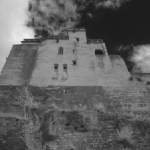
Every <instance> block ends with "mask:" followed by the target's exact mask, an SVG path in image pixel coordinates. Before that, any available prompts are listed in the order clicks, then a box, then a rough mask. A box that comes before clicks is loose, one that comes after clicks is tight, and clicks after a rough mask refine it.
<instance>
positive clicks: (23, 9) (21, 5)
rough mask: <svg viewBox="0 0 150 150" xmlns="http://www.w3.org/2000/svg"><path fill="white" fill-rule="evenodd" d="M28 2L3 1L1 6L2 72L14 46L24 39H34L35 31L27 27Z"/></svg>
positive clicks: (25, 0) (16, 0) (18, 0)
mask: <svg viewBox="0 0 150 150" xmlns="http://www.w3.org/2000/svg"><path fill="white" fill-rule="evenodd" d="M27 8H28V0H13V1H12V0H1V5H0V18H1V19H0V33H1V36H0V47H1V48H0V70H1V69H2V68H3V66H4V63H5V61H6V57H7V56H8V54H9V52H10V50H11V48H12V46H13V45H14V44H20V41H21V40H23V39H24V38H33V37H34V34H33V31H32V30H31V29H29V28H27V27H26V26H25V21H26V20H27Z"/></svg>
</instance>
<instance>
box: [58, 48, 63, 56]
mask: <svg viewBox="0 0 150 150" xmlns="http://www.w3.org/2000/svg"><path fill="white" fill-rule="evenodd" d="M58 55H63V47H59V49H58Z"/></svg>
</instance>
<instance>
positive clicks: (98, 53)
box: [95, 49, 105, 55]
mask: <svg viewBox="0 0 150 150" xmlns="http://www.w3.org/2000/svg"><path fill="white" fill-rule="evenodd" d="M104 54H105V52H104V51H103V50H102V49H95V55H104Z"/></svg>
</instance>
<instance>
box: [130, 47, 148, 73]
mask: <svg viewBox="0 0 150 150" xmlns="http://www.w3.org/2000/svg"><path fill="white" fill-rule="evenodd" d="M134 51H135V53H134V55H133V57H132V61H133V62H134V63H135V64H136V66H135V67H134V69H135V70H134V71H138V70H139V69H140V70H141V71H142V72H144V73H149V72H150V45H143V46H137V47H135V48H134Z"/></svg>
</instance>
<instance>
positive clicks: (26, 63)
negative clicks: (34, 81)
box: [0, 44, 38, 85]
mask: <svg viewBox="0 0 150 150" xmlns="http://www.w3.org/2000/svg"><path fill="white" fill-rule="evenodd" d="M37 49H38V45H37V44H19V45H14V46H13V47H12V49H11V51H10V54H9V56H8V58H7V61H6V63H5V65H4V68H3V69H2V72H1V75H0V85H24V84H27V83H28V82H29V78H30V75H31V73H32V70H33V68H34V62H35V59H36V53H37Z"/></svg>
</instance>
